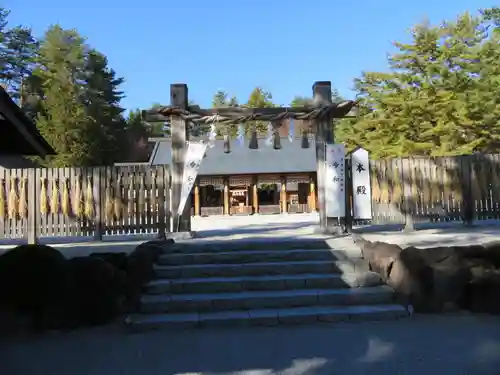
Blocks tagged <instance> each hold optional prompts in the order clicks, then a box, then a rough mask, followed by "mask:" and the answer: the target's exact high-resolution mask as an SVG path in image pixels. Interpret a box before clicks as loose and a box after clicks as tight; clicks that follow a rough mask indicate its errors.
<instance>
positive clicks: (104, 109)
mask: <svg viewBox="0 0 500 375" xmlns="http://www.w3.org/2000/svg"><path fill="white" fill-rule="evenodd" d="M84 71H85V74H84V77H85V79H84V82H82V84H83V85H84V86H83V90H82V99H83V103H84V105H85V107H86V113H87V116H88V117H89V120H90V122H89V125H88V128H87V129H88V131H89V132H91V134H89V136H90V137H91V138H92V143H91V149H90V154H91V156H92V159H93V160H92V162H93V163H94V164H96V165H111V164H112V163H113V162H116V161H118V160H120V158H123V157H126V155H124V153H123V151H126V150H123V144H124V143H126V142H127V135H126V127H127V124H126V122H125V119H124V117H123V112H124V109H123V108H122V107H120V100H121V99H122V98H123V93H122V92H121V91H119V86H120V85H121V84H122V83H123V81H124V79H123V78H119V77H117V76H116V73H115V71H113V70H112V69H110V68H109V67H108V60H107V58H106V57H105V56H104V55H102V54H101V53H99V52H98V51H96V50H94V49H93V50H90V51H88V52H87V53H86V57H85V66H84Z"/></svg>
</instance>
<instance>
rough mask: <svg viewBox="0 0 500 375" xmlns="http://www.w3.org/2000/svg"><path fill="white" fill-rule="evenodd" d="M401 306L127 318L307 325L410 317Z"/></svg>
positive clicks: (153, 324)
mask: <svg viewBox="0 0 500 375" xmlns="http://www.w3.org/2000/svg"><path fill="white" fill-rule="evenodd" d="M408 315H409V314H408V311H407V310H406V309H405V308H404V307H403V306H400V305H393V304H388V305H368V306H307V307H294V308H279V309H252V310H247V311H219V312H210V313H182V314H151V315H133V316H129V317H127V318H126V324H127V326H128V327H129V328H130V329H131V330H133V331H143V330H148V329H160V328H169V329H188V328H206V327H231V326H232V327H235V326H236V327H241V326H254V325H267V326H270V325H278V324H308V323H314V322H343V321H360V320H388V319H391V320H392V319H399V318H403V317H406V316H408Z"/></svg>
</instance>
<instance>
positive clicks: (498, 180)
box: [490, 160, 500, 202]
mask: <svg viewBox="0 0 500 375" xmlns="http://www.w3.org/2000/svg"><path fill="white" fill-rule="evenodd" d="M495 162H496V160H491V162H490V163H492V164H493V165H492V171H491V185H490V190H491V195H492V196H493V199H494V201H495V202H497V201H498V200H499V198H500V194H499V192H500V176H499V175H500V167H499V166H498V165H496V163H495Z"/></svg>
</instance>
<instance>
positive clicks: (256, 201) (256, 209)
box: [252, 182, 259, 214]
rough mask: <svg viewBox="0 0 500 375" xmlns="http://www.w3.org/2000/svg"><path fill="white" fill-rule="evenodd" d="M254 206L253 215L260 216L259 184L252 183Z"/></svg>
mask: <svg viewBox="0 0 500 375" xmlns="http://www.w3.org/2000/svg"><path fill="white" fill-rule="evenodd" d="M252 193H253V194H252V205H253V213H254V214H258V213H259V191H258V187H257V184H256V183H255V182H254V183H252Z"/></svg>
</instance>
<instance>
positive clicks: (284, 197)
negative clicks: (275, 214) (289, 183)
mask: <svg viewBox="0 0 500 375" xmlns="http://www.w3.org/2000/svg"><path fill="white" fill-rule="evenodd" d="M280 202H281V213H283V214H286V213H287V211H288V204H287V203H288V199H287V194H286V178H283V179H282V180H281V194H280Z"/></svg>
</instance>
